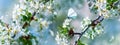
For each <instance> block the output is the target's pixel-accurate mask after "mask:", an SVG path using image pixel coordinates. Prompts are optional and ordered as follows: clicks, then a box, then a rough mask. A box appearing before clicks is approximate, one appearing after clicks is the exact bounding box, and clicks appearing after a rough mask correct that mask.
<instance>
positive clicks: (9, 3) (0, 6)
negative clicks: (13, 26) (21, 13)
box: [0, 0, 16, 16]
mask: <svg viewBox="0 0 120 45" xmlns="http://www.w3.org/2000/svg"><path fill="white" fill-rule="evenodd" d="M15 3H16V1H15V0H0V16H1V15H5V13H6V12H8V11H11V10H12V7H13V5H14V4H15Z"/></svg>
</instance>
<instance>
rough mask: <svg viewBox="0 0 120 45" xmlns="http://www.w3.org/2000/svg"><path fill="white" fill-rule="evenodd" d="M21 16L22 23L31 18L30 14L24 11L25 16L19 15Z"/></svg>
mask: <svg viewBox="0 0 120 45" xmlns="http://www.w3.org/2000/svg"><path fill="white" fill-rule="evenodd" d="M21 16H22V19H21V20H22V21H23V22H27V21H29V22H30V21H31V17H32V14H31V13H30V12H28V11H25V15H23V14H21Z"/></svg>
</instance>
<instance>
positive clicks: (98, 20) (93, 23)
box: [75, 15, 104, 45]
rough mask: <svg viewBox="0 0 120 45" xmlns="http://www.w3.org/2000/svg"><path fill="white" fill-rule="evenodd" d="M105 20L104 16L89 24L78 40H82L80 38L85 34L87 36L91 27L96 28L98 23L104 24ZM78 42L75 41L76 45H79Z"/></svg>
mask: <svg viewBox="0 0 120 45" xmlns="http://www.w3.org/2000/svg"><path fill="white" fill-rule="evenodd" d="M103 19H104V17H103V15H101V16H99V17H98V18H97V19H95V20H94V21H92V23H91V24H89V25H88V26H87V27H86V28H85V29H84V31H83V32H81V33H79V34H80V35H79V38H78V40H80V38H81V37H82V36H83V34H85V32H86V31H87V30H88V29H89V27H91V26H92V27H95V26H96V25H97V24H98V23H100V22H102V21H103ZM78 40H77V41H75V45H77V42H78Z"/></svg>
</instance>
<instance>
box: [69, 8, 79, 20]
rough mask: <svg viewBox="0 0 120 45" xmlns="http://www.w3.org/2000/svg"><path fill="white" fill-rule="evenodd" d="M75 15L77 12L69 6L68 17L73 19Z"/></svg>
mask: <svg viewBox="0 0 120 45" xmlns="http://www.w3.org/2000/svg"><path fill="white" fill-rule="evenodd" d="M76 17H77V13H76V12H75V11H74V10H73V9H72V8H70V9H69V10H68V18H72V19H75V18H76Z"/></svg>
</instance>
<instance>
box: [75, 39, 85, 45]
mask: <svg viewBox="0 0 120 45" xmlns="http://www.w3.org/2000/svg"><path fill="white" fill-rule="evenodd" d="M77 45H85V44H83V43H82V42H81V41H80V40H78V41H77Z"/></svg>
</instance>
